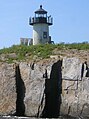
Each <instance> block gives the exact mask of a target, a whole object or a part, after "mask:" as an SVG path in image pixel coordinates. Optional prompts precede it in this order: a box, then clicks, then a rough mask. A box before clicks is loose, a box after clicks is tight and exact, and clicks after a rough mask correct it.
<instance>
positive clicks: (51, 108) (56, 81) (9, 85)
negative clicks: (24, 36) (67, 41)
mask: <svg viewBox="0 0 89 119" xmlns="http://www.w3.org/2000/svg"><path fill="white" fill-rule="evenodd" d="M13 65H14V67H13ZM82 65H83V64H82V62H81V61H80V60H79V59H77V58H75V57H74V58H73V57H72V58H64V59H63V60H62V61H61V60H55V59H52V60H42V61H37V62H35V63H34V62H20V63H19V65H15V64H7V63H3V64H1V67H0V90H1V91H0V100H1V101H0V115H9V114H13V113H14V112H16V113H15V115H17V116H24V115H26V116H31V117H45V118H46V117H50V118H51V117H52V118H53V117H58V116H59V115H70V116H77V117H78V116H79V115H80V116H81V117H89V113H88V111H89V106H88V105H89V77H88V73H87V72H88V68H87V70H86V64H84V69H83V66H82ZM62 67H63V68H62ZM86 74H87V76H86ZM81 79H82V80H81ZM67 91H68V94H67ZM86 104H87V105H86Z"/></svg>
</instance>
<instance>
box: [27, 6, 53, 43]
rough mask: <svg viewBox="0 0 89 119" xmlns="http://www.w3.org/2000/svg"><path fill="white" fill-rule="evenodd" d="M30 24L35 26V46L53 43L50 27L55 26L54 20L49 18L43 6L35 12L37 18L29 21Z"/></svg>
mask: <svg viewBox="0 0 89 119" xmlns="http://www.w3.org/2000/svg"><path fill="white" fill-rule="evenodd" d="M29 24H30V25H32V26H33V45H37V44H46V43H51V36H49V26H50V25H52V24H53V19H52V17H51V16H47V11H45V10H44V9H43V8H42V5H40V9H38V10H37V11H35V16H34V17H32V18H30V19H29Z"/></svg>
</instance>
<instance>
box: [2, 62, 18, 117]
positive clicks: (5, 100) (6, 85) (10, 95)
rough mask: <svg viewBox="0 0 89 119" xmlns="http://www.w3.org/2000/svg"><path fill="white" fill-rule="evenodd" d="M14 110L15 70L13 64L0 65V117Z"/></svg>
mask: <svg viewBox="0 0 89 119" xmlns="http://www.w3.org/2000/svg"><path fill="white" fill-rule="evenodd" d="M15 109H16V86H15V69H14V67H13V64H11V65H10V64H7V63H4V64H2V63H0V115H7V114H11V113H13V112H14V111H15Z"/></svg>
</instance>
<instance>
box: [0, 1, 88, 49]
mask: <svg viewBox="0 0 89 119" xmlns="http://www.w3.org/2000/svg"><path fill="white" fill-rule="evenodd" d="M40 5H42V6H43V8H44V9H45V10H47V11H48V15H51V16H52V17H53V26H50V35H51V37H52V40H54V42H55V43H59V42H66V43H68V42H69V43H72V42H83V41H89V0H0V48H3V47H10V46H12V45H13V44H19V43H20V37H27V38H31V37H32V26H29V23H28V21H29V17H30V16H34V11H35V10H37V9H39V6H40Z"/></svg>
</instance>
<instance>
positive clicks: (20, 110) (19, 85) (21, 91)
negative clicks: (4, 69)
mask: <svg viewBox="0 0 89 119" xmlns="http://www.w3.org/2000/svg"><path fill="white" fill-rule="evenodd" d="M15 73H16V93H17V100H16V114H15V115H16V116H24V115H25V105H24V97H25V90H26V89H25V85H24V82H23V80H22V78H21V74H20V68H19V65H17V66H16V69H15Z"/></svg>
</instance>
